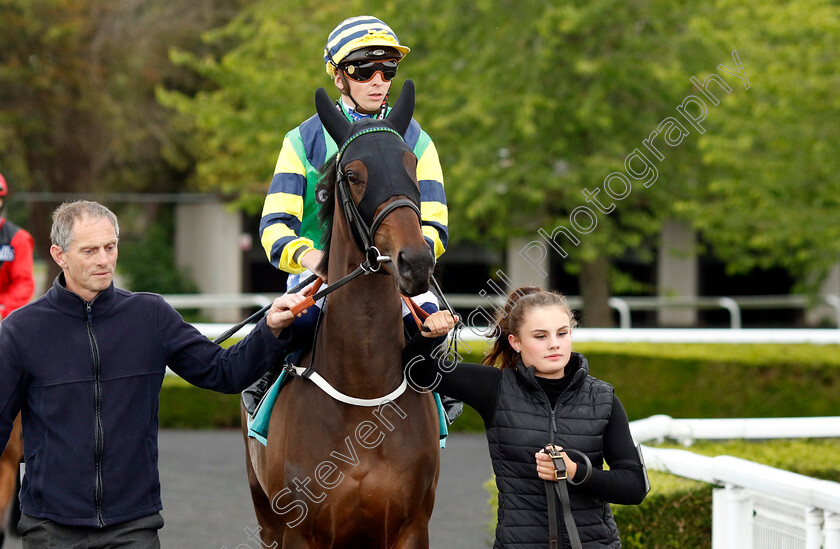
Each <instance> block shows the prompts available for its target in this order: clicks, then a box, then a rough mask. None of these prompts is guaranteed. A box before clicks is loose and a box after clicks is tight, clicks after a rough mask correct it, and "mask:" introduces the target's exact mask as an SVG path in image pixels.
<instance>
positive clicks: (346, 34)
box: [324, 15, 411, 76]
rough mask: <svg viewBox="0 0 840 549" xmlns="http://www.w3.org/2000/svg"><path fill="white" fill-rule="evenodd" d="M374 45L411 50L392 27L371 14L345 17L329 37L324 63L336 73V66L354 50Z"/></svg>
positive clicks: (328, 70) (332, 73) (329, 71)
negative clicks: (404, 44) (402, 42)
mask: <svg viewBox="0 0 840 549" xmlns="http://www.w3.org/2000/svg"><path fill="white" fill-rule="evenodd" d="M372 46H387V47H391V48H394V49H395V50H397V51H398V52H400V54H401V55H402V56H403V57H405V55H406V54H407V53H408V52H409V51H411V50H410V49H408V48H407V47H406V46H403V45H402V44H400V39H399V38H397V35H396V34H395V33H394V31H392V30H391V27H389V26H388V25H386V24H385V23H383V22H382V21H380V20H379V19H377V18H376V17H372V16H370V15H360V16H358V17H351V18H350V19H345V20H344V21H342V22H341V23H339V24H338V26H337V27H336V28H334V29H333V31H332V32H331V33H330V36H329V38H327V45H326V47H324V64H325V65H326V66H327V74H329V75H330V76H333V75H335V68H336V67H337V66H338V64H339V63H341V61H342V59H344V58H345V57H347V54H349V53H350V52H352V51H355V50H357V49H359V48H366V47H372Z"/></svg>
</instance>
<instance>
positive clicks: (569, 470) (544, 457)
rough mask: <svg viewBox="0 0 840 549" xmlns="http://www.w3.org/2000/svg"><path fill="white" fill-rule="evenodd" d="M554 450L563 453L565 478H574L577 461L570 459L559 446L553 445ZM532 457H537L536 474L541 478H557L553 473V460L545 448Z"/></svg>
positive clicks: (554, 469)
mask: <svg viewBox="0 0 840 549" xmlns="http://www.w3.org/2000/svg"><path fill="white" fill-rule="evenodd" d="M554 450H555V451H560V452H561V453H562V454H563V463H565V464H566V478H574V477H575V473H577V463H575V462H574V461H572V459H571V458H570V457H569V455H568V454H567V453H566V452H562V450H563V448H561V447H560V446H555V447H554ZM534 457H535V458H536V459H537V474H538V475H539V477H540V478H541V479H543V480H557V477H556V476H554V473H555V472H556V471H557V468H556V467H554V460H552V459H551V456H549V455H548V452H547V451H546V450H540V451H539V452H537V453H536V454H534Z"/></svg>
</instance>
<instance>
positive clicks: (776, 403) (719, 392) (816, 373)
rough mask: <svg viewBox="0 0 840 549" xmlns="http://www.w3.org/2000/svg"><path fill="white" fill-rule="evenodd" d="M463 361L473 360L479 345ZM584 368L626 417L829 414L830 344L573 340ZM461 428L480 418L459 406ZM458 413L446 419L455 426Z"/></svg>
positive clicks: (838, 377) (836, 378)
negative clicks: (606, 387)
mask: <svg viewBox="0 0 840 549" xmlns="http://www.w3.org/2000/svg"><path fill="white" fill-rule="evenodd" d="M473 347H474V352H473V353H470V354H465V355H464V356H463V358H464V360H465V361H468V362H479V361H480V359H481V356H482V355H481V353H482V351H483V349H481V348H479V347H478V346H476V345H473ZM574 350H575V351H578V352H581V353H583V354H584V355H585V356H586V358H587V360H588V362H589V368H590V373H591V374H592V375H594V376H595V377H597V378H599V379H603V380H604V381H607V382H609V383H611V384H612V385H613V386H614V387H615V390H616V394H617V395H618V396H619V398H620V399H621V402H622V404H623V405H624V407H625V409H626V410H627V414H628V416H629V418H630V420H631V421H632V420H635V419H643V418H646V417H650V416H652V415H655V414H666V415H670V416H672V417H678V418H712V417H801V416H831V415H835V414H836V411H837V405H838V397H837V394H838V387H840V352H838V351H840V349H838V346H836V345H784V344H778V345H772V344H767V345H758V344H756V345H734V344H718V345H705V344H652V343H576V344H575V345H574ZM464 418H465V419H466V421H465V422H464V428H465V430H472V429H474V428H475V427H476V425H479V426H480V425H481V421H480V418H477V417H476V415H475V412H473V411H472V410H467V409H465V412H464ZM460 422H461V420H460V419H459V420H458V421H457V422H455V424H454V425H453V426H452V429H453V430H454V431H457V430H459V428H460V426H459V423H460Z"/></svg>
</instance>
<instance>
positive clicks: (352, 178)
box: [347, 172, 359, 185]
mask: <svg viewBox="0 0 840 549" xmlns="http://www.w3.org/2000/svg"><path fill="white" fill-rule="evenodd" d="M347 182H348V183H350V184H351V185H355V184H357V183H358V182H359V176H358V175H356V174H355V173H354V172H347Z"/></svg>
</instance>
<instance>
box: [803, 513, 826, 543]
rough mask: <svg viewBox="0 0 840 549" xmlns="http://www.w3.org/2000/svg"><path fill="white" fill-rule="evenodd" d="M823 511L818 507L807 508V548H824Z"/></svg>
mask: <svg viewBox="0 0 840 549" xmlns="http://www.w3.org/2000/svg"><path fill="white" fill-rule="evenodd" d="M822 525H823V511H822V509H817V508H816V507H806V508H805V549H822V541H823V533H822Z"/></svg>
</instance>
